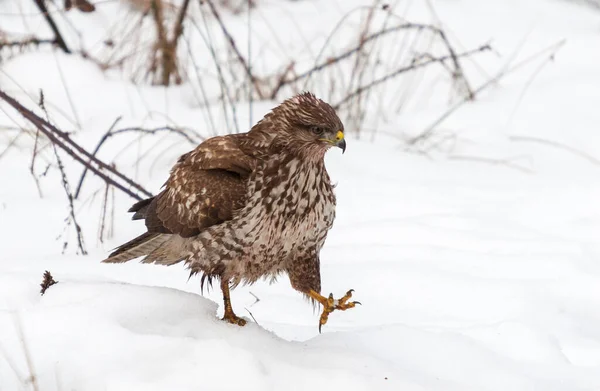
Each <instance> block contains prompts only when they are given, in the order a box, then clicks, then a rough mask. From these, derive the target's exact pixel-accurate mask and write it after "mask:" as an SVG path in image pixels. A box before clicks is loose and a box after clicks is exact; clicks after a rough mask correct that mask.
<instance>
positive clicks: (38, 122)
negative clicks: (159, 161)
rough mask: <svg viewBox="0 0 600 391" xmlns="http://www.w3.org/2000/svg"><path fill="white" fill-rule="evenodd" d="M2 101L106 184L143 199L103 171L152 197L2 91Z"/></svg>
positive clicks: (0, 91)
mask: <svg viewBox="0 0 600 391" xmlns="http://www.w3.org/2000/svg"><path fill="white" fill-rule="evenodd" d="M0 99H3V100H4V101H6V103H8V104H9V105H10V106H12V107H13V108H14V109H15V110H17V111H18V112H19V114H21V115H22V116H23V117H24V118H25V119H27V120H28V121H29V122H31V123H32V124H33V125H34V126H35V127H37V128H38V129H39V130H40V131H41V132H42V133H43V134H44V135H45V136H46V137H48V139H50V141H51V142H52V143H54V144H55V145H56V146H58V147H59V148H61V149H62V150H63V151H65V152H66V153H67V154H69V155H70V156H71V157H72V158H73V159H75V160H76V161H78V162H79V163H81V164H82V165H83V166H84V167H87V168H88V169H89V170H90V171H92V172H93V173H94V174H96V175H98V176H99V177H100V178H102V179H103V180H104V181H105V182H107V183H110V184H111V185H113V186H115V187H116V188H117V189H119V190H121V191H123V192H124V193H126V194H128V195H129V196H131V197H133V198H135V199H137V200H141V199H142V197H141V196H139V195H138V194H136V193H134V192H133V191H131V190H129V189H128V188H127V187H126V186H125V185H123V184H121V183H119V182H117V181H116V180H114V179H113V178H111V177H109V176H108V175H106V174H105V173H104V172H103V170H106V171H108V172H109V173H110V174H113V175H115V176H116V177H117V178H118V179H120V180H122V181H123V182H125V184H127V185H129V186H131V187H133V188H135V189H137V190H139V191H140V192H141V193H143V194H144V195H146V196H149V197H150V196H152V193H150V192H149V191H147V190H146V189H144V188H143V187H142V186H140V185H139V184H137V183H136V182H134V181H133V180H131V179H129V178H128V177H126V176H125V175H123V174H121V173H120V172H119V171H117V169H116V168H114V167H111V166H109V165H108V164H106V163H104V162H103V161H101V160H99V159H98V158H96V157H95V156H93V155H92V154H90V153H89V152H87V151H86V150H85V149H83V148H82V147H81V146H79V145H78V144H77V143H75V142H74V141H73V140H71V138H70V137H69V135H68V134H67V133H65V132H63V131H61V130H59V129H57V128H56V127H55V126H54V125H52V124H50V123H49V122H48V121H46V120H44V119H43V118H41V117H40V116H38V115H37V114H35V113H34V112H32V111H31V110H29V109H27V108H26V107H25V106H23V105H22V104H21V103H19V102H18V101H17V100H16V99H14V98H12V97H11V96H9V95H8V94H6V93H5V92H4V91H2V90H0ZM93 164H95V165H97V166H98V167H96V166H94V165H93Z"/></svg>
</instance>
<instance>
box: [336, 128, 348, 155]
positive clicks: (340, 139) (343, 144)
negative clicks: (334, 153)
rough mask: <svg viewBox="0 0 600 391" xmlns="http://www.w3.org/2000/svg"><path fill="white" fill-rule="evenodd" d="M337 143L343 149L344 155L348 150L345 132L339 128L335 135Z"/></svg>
mask: <svg viewBox="0 0 600 391" xmlns="http://www.w3.org/2000/svg"><path fill="white" fill-rule="evenodd" d="M335 145H336V146H337V147H338V148H341V149H342V155H343V154H344V152H346V139H345V138H344V132H342V131H341V130H338V132H337V134H336V136H335Z"/></svg>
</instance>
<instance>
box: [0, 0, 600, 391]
mask: <svg viewBox="0 0 600 391" xmlns="http://www.w3.org/2000/svg"><path fill="white" fill-rule="evenodd" d="M259 3H260V4H261V6H260V7H259V8H258V10H257V15H259V16H257V20H261V19H260V18H263V19H265V20H269V21H272V22H271V23H272V25H271V28H273V27H277V26H278V24H277V22H273V21H274V20H277V18H279V19H280V21H279V23H280V25H281V26H280V27H282V31H285V32H286V33H287V34H289V35H290V36H292V37H293V31H295V30H293V29H288V30H286V29H285V28H283V27H286V23H289V21H290V18H291V16H290V13H295V14H296V15H306V16H307V17H308V16H310V17H314V18H317V19H316V21H315V23H314V24H307V25H304V24H301V23H300V24H299V25H296V27H295V28H297V29H303V38H304V39H305V40H307V41H311V40H312V38H315V37H317V36H320V34H323V33H325V34H326V33H327V32H328V31H329V27H331V25H333V24H334V23H335V22H336V21H337V20H339V19H340V18H341V16H342V15H343V14H344V13H345V12H346V11H347V10H350V9H352V8H353V7H355V6H357V5H360V4H361V2H359V1H352V2H342V1H336V2H324V1H321V2H317V1H305V2H295V3H294V4H293V5H290V6H289V7H292V8H285V7H284V6H283V5H281V3H280V2H274V1H273V2H269V1H265V2H264V4H263V2H259ZM431 3H432V4H433V9H435V16H436V17H437V18H439V20H440V21H442V22H443V24H444V26H445V27H447V28H449V29H450V31H451V37H452V39H454V40H455V41H456V42H460V44H461V46H464V47H465V48H469V47H474V46H476V45H478V44H480V43H482V42H486V41H488V40H491V42H492V44H493V46H494V48H495V49H496V50H497V51H498V53H499V55H491V56H486V57H482V58H481V59H479V60H478V61H479V62H478V63H477V64H470V67H471V68H470V69H471V70H474V69H477V66H479V67H481V68H483V69H484V70H485V72H483V73H482V74H480V75H479V76H477V77H479V78H480V79H481V80H485V74H488V75H493V74H495V72H496V71H497V70H498V69H501V68H502V67H503V66H505V65H506V64H507V62H508V61H509V59H510V58H513V57H514V58H526V57H527V56H529V55H531V54H533V53H535V52H538V51H539V50H541V49H543V48H545V47H548V46H549V45H552V44H555V43H557V42H559V41H560V40H562V39H565V43H564V45H563V47H562V48H561V50H560V51H559V52H558V53H557V55H556V56H555V58H554V61H553V62H551V63H548V64H544V61H543V59H542V58H540V59H539V60H538V61H537V62H536V61H533V62H531V63H530V64H528V65H527V66H524V67H523V68H522V69H521V70H519V71H518V72H515V73H514V74H513V75H511V76H510V77H509V78H506V79H503V80H502V81H501V82H500V83H499V85H498V86H497V87H495V88H494V89H491V90H488V92H487V93H485V94H482V95H481V96H480V97H479V98H478V99H477V101H476V102H474V103H472V104H469V105H466V106H464V107H462V108H461V109H460V110H458V111H457V112H456V113H455V114H454V115H452V116H450V117H449V118H448V119H447V120H446V121H445V122H443V123H442V125H441V126H440V128H441V131H447V132H453V133H455V135H456V138H455V145H454V146H453V148H451V149H450V150H448V151H446V152H447V154H446V155H445V156H446V157H441V156H440V155H434V156H426V155H420V154H414V153H406V152H405V151H404V149H403V148H402V145H401V143H400V142H399V141H398V139H397V138H394V137H388V136H386V134H392V135H401V134H418V132H419V131H420V130H422V129H423V128H424V127H425V126H427V125H428V124H430V123H431V122H433V120H435V119H436V118H438V117H439V115H440V114H441V113H442V112H443V111H444V110H445V109H446V107H447V103H448V102H445V104H442V102H441V101H440V102H438V101H436V99H433V100H432V101H428V102H429V103H427V104H422V105H420V106H419V105H417V104H416V103H413V106H414V107H413V108H412V109H411V110H405V111H403V112H402V113H401V115H398V116H395V115H394V114H390V115H387V116H385V118H381V116H380V115H379V113H377V112H375V111H373V112H370V113H369V117H368V120H367V124H366V125H365V129H368V128H371V129H378V132H377V134H376V137H374V139H373V140H367V139H366V137H362V139H361V140H357V139H353V138H350V140H348V150H347V151H346V154H345V155H343V156H341V155H340V154H339V153H338V151H332V152H331V153H330V154H329V155H328V156H327V164H328V168H329V171H330V174H331V176H332V178H333V180H334V181H335V182H337V184H338V186H337V188H336V189H337V196H338V212H337V215H338V217H337V220H336V223H335V225H334V228H333V230H332V231H331V233H330V235H329V238H328V240H327V243H326V245H325V248H324V249H323V252H322V257H321V258H322V281H323V289H324V291H325V293H328V292H333V293H334V294H335V295H336V296H338V295H341V294H343V293H344V292H345V291H346V290H347V289H349V288H353V289H355V299H356V300H360V301H361V302H362V303H363V305H362V306H361V307H357V308H355V309H352V310H349V311H346V312H339V313H338V312H335V313H333V314H332V315H331V316H330V320H329V322H328V324H327V325H326V326H325V327H324V330H323V331H324V332H323V334H321V335H319V334H318V330H317V322H318V311H314V310H313V309H312V308H311V306H310V304H309V303H307V302H306V301H305V300H304V299H303V298H302V297H301V295H299V294H298V293H297V292H295V291H294V290H293V289H292V288H291V287H290V286H289V282H288V281H287V279H286V278H281V279H280V280H279V281H278V282H277V283H275V284H269V283H267V282H260V283H257V284H255V285H253V286H246V287H239V288H238V289H236V290H235V291H234V292H233V305H234V309H235V310H236V312H237V313H238V315H241V316H244V317H246V318H247V319H248V320H249V324H248V325H247V326H246V327H244V328H239V327H237V326H232V325H228V324H224V323H223V322H221V321H219V320H218V317H219V316H221V314H222V305H221V300H220V297H219V296H220V294H219V291H218V289H217V290H212V291H210V292H208V293H206V292H205V293H204V295H201V293H200V286H199V283H198V280H197V279H195V278H193V279H191V280H189V281H188V280H187V272H186V271H185V270H183V268H182V267H180V266H174V267H169V268H166V267H159V266H149V265H140V264H137V263H128V264H123V265H104V264H100V263H99V261H100V260H101V259H103V258H104V257H105V256H106V254H107V252H108V251H109V250H110V249H111V248H113V247H115V246H117V245H118V244H120V243H122V242H124V241H125V240H128V239H129V238H131V237H133V236H135V235H137V234H138V233H139V232H141V230H142V226H141V224H140V223H132V222H130V221H129V216H128V215H127V214H126V213H125V210H126V209H127V208H128V206H129V205H130V203H131V200H130V199H129V198H127V197H126V196H124V195H120V194H116V195H115V204H114V221H115V223H114V235H113V237H111V238H110V239H109V240H105V241H104V242H103V243H102V242H100V241H98V240H97V239H96V237H97V236H98V235H97V231H98V229H99V228H98V227H99V220H100V215H101V207H100V205H101V198H102V192H103V190H102V186H101V184H100V182H98V181H95V180H94V179H93V178H91V179H90V181H89V184H88V186H87V189H89V190H88V192H87V193H86V194H85V197H84V198H82V200H83V201H82V202H80V203H78V205H77V216H78V218H79V222H80V224H81V226H82V229H83V231H84V234H85V238H86V246H87V249H88V251H89V255H88V256H85V257H82V256H78V255H75V240H74V236H73V230H72V228H68V229H67V230H66V231H65V228H64V227H65V224H64V219H65V217H66V216H67V215H68V209H67V207H66V201H65V195H64V191H63V189H62V187H61V185H60V176H59V175H58V173H57V172H56V170H50V171H49V172H48V174H47V175H46V176H44V177H41V178H40V182H41V190H42V194H43V196H42V197H40V196H39V195H38V191H37V189H36V185H35V183H34V181H33V179H32V177H31V175H30V174H29V165H30V163H31V149H32V145H33V140H32V139H31V138H30V137H28V136H24V135H21V136H19V138H18V139H17V140H16V142H15V144H14V146H13V147H12V148H10V149H9V150H8V151H7V152H6V153H5V154H4V155H2V157H1V158H0V177H1V178H2V183H3V185H2V187H1V188H0V221H1V224H0V238H2V239H1V242H0V243H1V248H2V251H1V255H0V390H2V391H5V390H10V391H12V390H29V389H33V385H32V383H31V382H30V381H29V380H28V377H29V376H30V375H31V373H33V374H34V376H35V379H36V384H37V386H38V388H39V390H41V391H47V390H57V391H58V390H61V391H62V390H78V391H87V390H92V391H94V390H111V391H113V390H198V389H201V390H233V389H236V390H239V389H244V390H269V389H271V390H282V389H286V390H306V389H312V390H325V389H328V390H502V391H505V390H569V391H571V390H600V242H599V238H600V203H599V202H598V200H599V199H600V181H599V180H598V178H599V176H598V174H599V169H600V167H599V165H598V163H597V162H596V163H594V162H593V161H590V159H587V158H586V157H585V156H589V157H593V158H595V159H600V133H599V132H598V124H599V123H600V110H598V102H600V72H598V70H599V69H600V52H598V51H597V50H594V48H597V47H600V13H594V11H593V10H590V9H589V8H585V7H579V6H577V5H573V4H570V3H568V2H561V1H554V0H531V1H527V2H522V1H517V0H507V1H501V2H499V1H493V2H492V1H485V2H484V1H476V0H456V1H449V0H444V1H443V0H439V1H432V2H431ZM11 4H13V5H14V3H11V2H10V1H8V2H7V1H4V2H0V6H2V7H8V9H9V11H10V12H15V8H14V7H12V8H11ZM362 4H370V2H369V3H362ZM401 6H403V7H405V8H406V10H405V11H406V15H407V16H410V17H411V18H415V19H431V18H432V17H433V16H432V14H431V9H430V8H428V7H427V6H425V4H421V3H420V2H407V3H406V4H401ZM119 7H123V6H122V5H120V4H118V3H110V2H109V3H107V4H106V5H105V6H103V7H100V10H101V11H102V10H104V11H102V12H99V13H98V14H96V15H93V16H88V17H87V18H88V19H85V18H84V17H83V16H81V15H79V16H78V15H76V14H75V15H74V16H73V18H75V20H76V22H79V23H80V24H81V23H87V24H89V26H86V28H89V31H91V32H90V34H92V33H93V32H94V31H96V30H94V28H98V26H101V27H103V26H105V25H106V23H107V22H106V18H107V15H108V16H109V15H110V12H116V11H118V10H119V9H121V8H119ZM317 9H318V10H319V11H320V12H319V14H318V15H315V14H314V12H315V10H317ZM290 10H291V11H290ZM6 15H10V13H7V14H6ZM259 17H260V18H259ZM0 18H2V19H4V20H2V24H3V26H2V27H3V28H4V26H5V24H4V23H5V21H6V23H7V24H6V26H10V27H11V28H14V29H15V30H17V29H18V25H19V23H21V18H20V17H18V18H17V17H14V16H13V17H11V18H8V17H6V19H5V16H3V15H2V14H0ZM89 18H92V19H89ZM90 20H92V21H93V23H90V22H89V21H90ZM227 21H228V23H229V24H230V25H231V26H237V27H235V28H234V30H235V33H236V34H243V32H244V29H245V28H246V27H245V21H246V19H245V17H244V16H237V17H236V16H228V17H227ZM325 21H328V24H326V23H325ZM236 23H237V24H236ZM38 24H39V26H38ZM38 24H34V23H32V24H30V25H29V26H28V27H29V28H30V29H32V30H33V31H37V30H36V29H40V31H44V30H43V29H44V25H43V23H41V22H39V23H38ZM255 26H256V27H255V28H256V29H257V31H258V32H259V33H260V32H261V31H262V30H261V28H263V26H262V25H260V23H259V22H255ZM326 27H327V28H326ZM265 29H266V28H265ZM323 29H325V30H323ZM98 30H99V31H100V30H102V29H101V28H98ZM237 30H239V31H237ZM321 30H323V31H321ZM257 35H258V36H260V34H258V33H257ZM284 35H285V34H283V33H282V38H281V39H282V40H283V42H287V40H288V39H290V37H287V36H284ZM257 40H258V38H257ZM315 42H316V43H315V47H316V50H318V47H319V40H315ZM320 43H321V44H322V40H321V41H320ZM301 49H302V48H299V47H295V48H292V49H290V51H292V52H297V51H301ZM313 49H314V48H313ZM266 53H267V56H268V55H269V54H268V53H269V50H266ZM271 55H272V54H271ZM258 65H260V64H258ZM476 65H477V66H476ZM264 66H266V67H267V66H268V65H264ZM61 73H62V74H65V75H68V78H67V79H66V82H64V81H62V80H61ZM476 80H477V79H476ZM65 84H66V85H67V86H69V93H70V95H71V102H74V105H75V107H76V112H77V117H78V120H79V122H80V123H81V129H82V130H81V131H79V132H78V133H77V134H76V136H75V137H76V139H77V141H78V142H81V143H82V144H83V145H84V146H86V147H87V148H93V147H94V146H95V144H96V142H97V140H98V139H99V138H100V136H101V135H102V134H103V133H104V132H106V130H107V129H108V128H109V127H110V125H111V124H112V122H113V121H114V119H115V118H116V117H117V116H120V115H123V116H124V118H123V120H122V122H121V123H120V125H121V126H123V127H125V126H134V125H143V126H146V127H152V126H161V125H164V124H165V123H169V121H174V122H175V123H177V124H178V125H181V126H188V127H192V128H194V129H198V130H201V126H198V124H199V123H200V124H202V123H203V122H202V121H203V120H202V119H201V114H199V113H198V109H197V108H196V107H195V104H194V103H193V99H192V98H191V96H192V93H191V89H190V88H189V85H183V86H180V87H173V88H169V89H168V90H165V89H162V88H156V87H149V86H136V85H133V84H131V83H129V82H127V81H123V80H121V78H120V77H118V76H117V75H115V74H111V75H105V74H103V73H101V72H100V71H99V70H98V69H97V67H95V66H94V65H93V64H90V63H89V62H86V61H83V60H81V59H80V58H77V57H68V56H64V55H61V54H60V53H58V52H52V51H47V50H41V51H39V52H36V51H33V52H29V53H26V54H23V55H20V56H17V57H15V58H14V59H12V60H10V61H7V62H5V63H2V64H1V67H0V86H2V88H3V89H8V90H9V91H10V92H11V93H14V94H15V95H17V96H18V97H19V99H21V101H23V102H24V103H26V104H29V105H33V104H35V102H36V101H37V94H38V91H39V89H43V90H44V93H45V97H46V101H47V105H48V106H49V110H50V112H51V113H52V118H53V120H55V121H56V122H57V123H59V124H61V125H62V126H65V127H69V128H74V127H75V126H74V125H73V123H75V122H77V121H76V120H75V119H74V114H73V111H72V110H71V108H70V107H71V106H70V105H71V103H70V102H69V98H68V96H67V94H66V93H65V87H64V85H65ZM23 91H26V92H27V94H29V96H31V99H28V98H27V95H26V94H25V93H24V92H23ZM388 93H389V94H391V91H389V92H388ZM443 98H444V99H446V98H447V96H444V97H443ZM442 100H443V99H442ZM274 104H276V102H260V103H256V104H255V105H254V112H253V117H254V119H256V118H260V117H261V116H262V115H263V114H264V113H265V112H266V111H267V110H269V109H270V108H271V107H272V106H273V105H274ZM0 107H1V108H2V111H0V124H1V125H6V126H14V123H15V122H16V123H17V124H23V123H24V122H23V121H22V120H21V119H20V118H19V116H18V115H17V114H16V113H14V112H13V111H10V110H8V109H7V107H6V105H4V104H2V105H0ZM58 108H61V110H58ZM244 110H246V109H245V106H244V107H240V108H239V111H238V114H239V116H240V124H244V123H246V122H245V121H247V120H248V116H249V115H248V112H247V111H244ZM61 111H62V112H63V115H61V114H60V112H61ZM216 112H217V111H216ZM217 121H221V122H220V123H224V119H222V118H221V119H217ZM16 135H17V134H16V133H15V132H9V131H5V130H4V131H2V132H0V143H1V144H0V153H1V151H3V150H4V148H5V146H6V145H8V144H9V143H10V142H11V141H12V140H13V139H14V137H15V136H16ZM514 136H519V137H534V138H542V139H544V140H550V141H554V142H557V143H560V144H562V145H566V146H569V147H571V148H573V149H574V150H577V151H580V152H581V153H583V154H585V156H582V155H581V154H580V155H577V154H576V153H572V152H569V151H567V150H565V149H560V148H556V147H553V146H551V145H544V144H540V143H534V142H524V141H516V139H515V137H514ZM190 147H191V146H190V144H187V143H186V142H184V141H182V140H181V139H179V138H177V136H173V135H164V136H162V135H159V136H154V137H152V136H148V137H144V138H142V139H141V140H140V139H138V138H137V136H136V135H131V136H128V135H124V136H122V138H120V139H119V140H118V141H114V142H113V143H112V144H110V146H109V147H107V148H106V149H105V150H102V151H101V153H100V157H102V158H105V159H107V160H111V161H112V160H113V159H114V160H115V161H116V162H117V164H118V167H119V168H120V169H123V170H124V171H125V172H127V173H128V174H129V175H131V176H133V177H135V178H136V180H138V181H139V182H140V183H143V184H144V185H145V186H146V187H147V188H149V189H151V190H152V191H156V190H157V189H159V187H160V186H161V184H162V183H163V182H164V180H165V178H166V175H167V173H168V170H169V168H170V166H171V165H172V164H173V162H174V161H175V159H176V158H177V156H179V155H180V154H181V153H184V152H186V151H187V150H189V149H190ZM131 150H136V153H128V152H127V151H131ZM142 152H143V153H142ZM477 158H483V159H488V160H487V161H478V160H476V159H477ZM52 160H53V154H52V153H51V151H49V150H47V151H45V152H44V153H43V154H41V155H40V157H39V158H38V162H37V168H36V172H37V173H38V174H39V173H42V172H43V171H44V169H45V166H46V164H47V163H46V162H51V161H52ZM498 161H504V162H505V164H501V163H497V164H490V163H493V162H498ZM65 162H66V165H67V173H68V174H69V176H70V177H72V178H73V180H76V179H77V178H78V176H79V174H80V168H79V167H78V166H77V165H76V164H73V163H71V162H70V161H69V160H68V159H67V158H65ZM506 163H510V164H512V165H509V164H506ZM95 190H99V192H98V193H94V192H93V191H95ZM111 208H112V207H111ZM63 231H64V232H63ZM61 233H62V234H61ZM59 236H60V237H59ZM65 238H68V239H69V246H68V247H67V249H66V251H65V253H64V254H63V253H62V252H63V251H62V250H63V249H62V246H63V242H64V241H65ZM44 270H50V271H51V272H52V274H53V275H54V277H55V278H56V279H57V280H58V281H59V283H58V284H57V285H55V286H52V287H50V289H49V290H48V291H47V293H46V295H44V296H40V295H39V283H40V282H41V276H42V273H43V271H44ZM257 298H258V299H259V300H257ZM250 313H251V314H250ZM255 321H256V322H257V323H258V324H257V323H255ZM28 360H30V361H31V364H30V365H29V364H28Z"/></svg>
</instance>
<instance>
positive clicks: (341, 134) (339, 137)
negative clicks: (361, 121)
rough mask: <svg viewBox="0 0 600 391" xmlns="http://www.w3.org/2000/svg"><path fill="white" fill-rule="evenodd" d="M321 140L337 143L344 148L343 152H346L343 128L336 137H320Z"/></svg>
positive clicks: (336, 144) (332, 143)
mask: <svg viewBox="0 0 600 391" xmlns="http://www.w3.org/2000/svg"><path fill="white" fill-rule="evenodd" d="M319 140H321V141H325V142H327V143H329V144H331V145H335V146H336V147H338V148H341V149H342V154H343V153H344V152H346V140H345V139H344V132H342V131H341V130H338V132H337V134H336V135H335V139H334V140H331V139H328V138H322V139H319Z"/></svg>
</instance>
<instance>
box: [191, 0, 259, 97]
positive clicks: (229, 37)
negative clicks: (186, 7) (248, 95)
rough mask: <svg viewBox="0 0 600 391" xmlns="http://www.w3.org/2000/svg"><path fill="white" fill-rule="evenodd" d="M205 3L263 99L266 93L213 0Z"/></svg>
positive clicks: (201, 0) (207, 0)
mask: <svg viewBox="0 0 600 391" xmlns="http://www.w3.org/2000/svg"><path fill="white" fill-rule="evenodd" d="M199 1H200V5H202V2H203V1H204V0H199ZM206 3H208V6H209V7H210V11H211V12H212V14H213V16H214V17H215V19H217V22H218V23H219V26H220V27H221V30H222V31H223V35H225V38H227V41H228V42H229V44H230V45H231V49H233V52H234V53H235V55H236V57H237V59H238V61H239V62H240V64H241V65H242V67H244V71H245V72H246V76H248V80H250V83H251V84H252V85H253V86H254V90H255V91H256V94H257V95H258V97H259V98H260V99H264V98H265V96H266V95H265V94H263V92H262V90H261V88H260V85H259V83H258V79H257V78H255V77H254V75H253V74H252V70H251V69H250V65H248V62H247V61H246V59H245V58H244V56H242V53H241V52H240V51H239V49H238V47H237V45H236V44H235V40H234V39H233V36H231V34H230V33H229V30H227V27H225V24H224V23H223V20H222V19H221V15H220V14H219V12H218V11H217V8H216V7H215V5H214V3H213V1H212V0H206Z"/></svg>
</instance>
